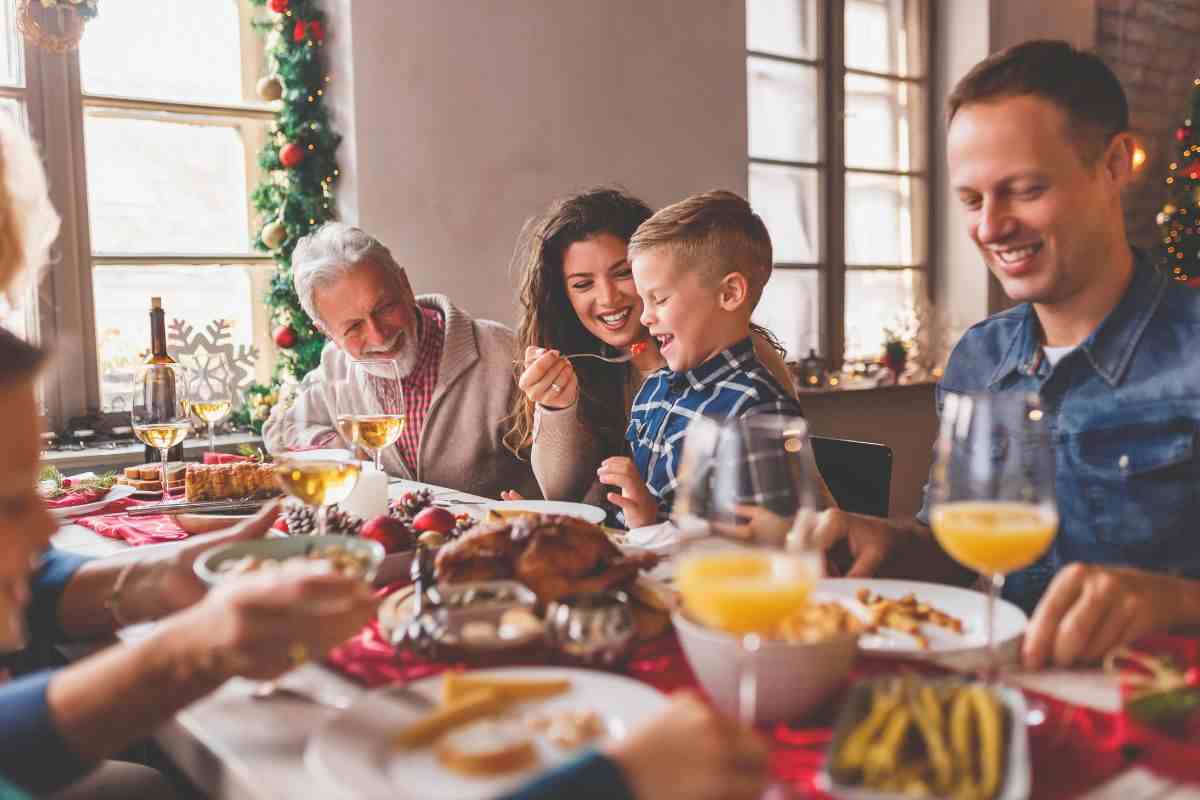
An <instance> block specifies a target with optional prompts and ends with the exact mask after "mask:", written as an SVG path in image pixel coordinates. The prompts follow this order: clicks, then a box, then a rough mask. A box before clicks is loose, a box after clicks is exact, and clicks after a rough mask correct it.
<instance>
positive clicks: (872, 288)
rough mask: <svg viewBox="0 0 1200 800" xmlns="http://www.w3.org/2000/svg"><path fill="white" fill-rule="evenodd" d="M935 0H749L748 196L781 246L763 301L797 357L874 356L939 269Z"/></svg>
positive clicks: (907, 326) (904, 326)
mask: <svg viewBox="0 0 1200 800" xmlns="http://www.w3.org/2000/svg"><path fill="white" fill-rule="evenodd" d="M928 14H929V6H928V2H927V0H746V48H747V55H746V89H747V117H748V119H747V127H748V134H749V135H748V140H749V153H748V155H749V181H748V183H749V188H750V202H751V203H752V204H753V205H754V208H755V210H756V211H758V213H759V214H760V215H761V216H762V217H763V220H764V222H766V224H767V227H768V229H769V230H770V232H771V240H772V242H773V243H774V246H775V271H774V273H773V275H772V278H771V281H770V283H769V284H768V285H767V289H766V291H765V292H764V293H763V297H762V300H760V302H759V306H758V308H757V310H756V312H755V319H756V321H758V322H760V323H762V324H764V325H766V326H767V327H769V328H770V329H771V330H772V331H774V332H775V333H776V334H777V335H778V336H779V337H780V339H781V340H782V341H783V343H784V345H785V346H786V347H787V349H788V355H789V357H790V358H793V359H799V358H803V357H804V356H805V355H806V354H807V352H808V350H809V348H815V349H817V350H818V351H821V352H824V353H828V354H830V361H831V363H832V364H833V365H835V366H836V365H838V364H840V363H842V362H843V361H860V360H876V359H877V358H879V356H880V353H881V351H882V349H883V338H884V329H885V328H889V329H892V330H899V331H903V332H912V329H913V327H914V325H915V309H916V307H917V304H918V303H917V301H918V298H919V297H920V296H922V295H923V294H925V293H926V292H927V291H928V286H929V281H928V269H929V252H928V240H929V224H930V222H929V220H930V215H929V197H930V193H929V190H928V186H929V174H928V164H929V152H930V142H929V134H928V131H929V128H930V125H929V123H930V118H929V115H930V108H929V100H928V98H929V79H928V75H929V64H928V52H929V48H928V42H929V38H930V33H931V25H930V21H929V18H928Z"/></svg>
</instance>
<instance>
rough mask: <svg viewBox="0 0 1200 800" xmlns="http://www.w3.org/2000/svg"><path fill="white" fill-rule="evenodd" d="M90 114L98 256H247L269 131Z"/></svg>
mask: <svg viewBox="0 0 1200 800" xmlns="http://www.w3.org/2000/svg"><path fill="white" fill-rule="evenodd" d="M114 5H115V4H114ZM85 111H86V113H85V116H84V133H85V137H86V145H87V154H88V158H87V179H88V205H89V209H90V213H91V222H92V228H91V229H92V249H93V250H94V251H95V252H97V253H246V252H249V251H250V210H249V191H250V189H249V186H250V179H251V178H252V177H256V173H257V171H258V167H257V165H256V163H255V159H256V155H255V154H256V153H257V151H258V149H259V147H261V145H262V143H263V141H264V137H265V136H266V123H265V122H263V121H254V122H227V121H213V120H205V119H198V118H194V117H186V116H182V115H177V114H160V115H157V116H155V117H154V118H153V119H147V118H142V119H138V118H136V117H134V116H132V115H131V113H130V112H125V111H117V110H111V109H98V108H89V109H86V110H85Z"/></svg>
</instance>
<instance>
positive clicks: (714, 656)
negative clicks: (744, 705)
mask: <svg viewBox="0 0 1200 800" xmlns="http://www.w3.org/2000/svg"><path fill="white" fill-rule="evenodd" d="M671 619H672V622H674V624H675V630H676V631H677V632H678V634H679V642H680V644H681V645H682V646H683V652H684V655H686V656H687V660H688V663H689V664H690V665H691V667H692V670H693V671H694V672H695V673H696V678H697V679H698V680H699V681H700V685H701V686H703V687H704V690H705V691H706V692H707V693H708V696H709V697H710V698H712V701H713V702H714V703H715V704H716V705H717V706H718V707H719V708H721V709H722V710H723V711H726V712H728V713H729V714H731V715H736V713H737V708H738V702H737V699H738V677H739V665H740V664H742V663H745V659H746V658H749V659H750V662H749V663H750V665H751V666H752V668H753V669H754V670H755V674H756V676H757V681H756V683H757V690H756V691H757V693H756V695H755V703H754V708H755V721H756V722H759V723H764V722H781V721H785V720H792V719H796V718H798V717H801V716H803V715H804V714H805V713H807V712H809V711H811V710H813V709H814V708H816V707H817V706H819V705H820V704H821V703H823V702H824V701H825V700H826V699H828V697H829V696H830V695H831V694H833V692H834V691H835V690H836V689H837V688H838V687H839V686H841V685H842V683H843V682H844V681H845V679H846V676H847V675H848V674H849V673H850V668H851V667H852V666H853V665H854V659H855V656H856V655H857V654H858V635H859V633H860V631H861V623H860V622H859V621H858V619H857V618H856V617H854V615H852V614H850V613H849V612H847V611H846V609H845V608H844V607H843V606H841V605H840V604H838V603H833V602H830V603H810V604H809V605H808V606H807V607H806V608H805V609H803V610H802V611H800V612H797V613H796V614H795V615H794V616H792V617H790V618H789V619H787V620H786V621H785V622H784V623H783V624H782V625H781V626H780V628H779V630H778V631H776V632H775V634H774V635H772V636H769V637H763V641H762V645H761V646H760V647H759V649H758V650H757V651H755V652H754V653H752V654H743V652H742V650H741V645H740V638H739V636H737V635H736V634H731V633H726V632H724V631H720V630H716V629H714V628H710V627H708V626H706V625H702V624H700V623H699V622H696V621H695V620H693V619H691V618H689V617H688V616H687V614H686V613H685V612H684V611H676V612H675V613H674V614H672V615H671Z"/></svg>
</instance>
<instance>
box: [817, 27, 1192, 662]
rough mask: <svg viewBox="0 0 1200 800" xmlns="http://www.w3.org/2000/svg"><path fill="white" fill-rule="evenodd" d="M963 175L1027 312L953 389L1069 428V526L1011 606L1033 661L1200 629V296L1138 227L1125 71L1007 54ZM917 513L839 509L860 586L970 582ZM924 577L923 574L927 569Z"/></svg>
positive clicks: (975, 218) (966, 366)
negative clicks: (1023, 405)
mask: <svg viewBox="0 0 1200 800" xmlns="http://www.w3.org/2000/svg"><path fill="white" fill-rule="evenodd" d="M948 106H949V107H948V112H949V120H950V121H949V129H948V134H947V138H948V142H947V155H948V163H949V176H950V180H951V183H952V184H953V188H954V191H955V193H956V195H957V196H958V198H959V202H960V204H961V207H962V210H963V212H964V214H965V218H966V222H967V234H968V235H969V236H970V237H971V240H972V241H973V242H974V243H975V244H976V246H977V247H978V248H979V251H980V253H981V255H982V256H983V260H984V263H985V264H986V265H987V267H988V269H989V270H991V272H992V274H993V275H994V276H995V277H996V279H997V280H998V281H999V282H1000V284H1001V286H1002V287H1003V288H1004V291H1005V293H1006V294H1007V295H1008V296H1009V298H1011V299H1012V300H1014V301H1016V302H1018V303H1019V305H1017V306H1016V307H1014V308H1011V309H1009V310H1007V311H1004V312H1002V313H999V314H996V315H993V316H991V317H989V318H987V319H985V320H983V321H982V322H980V323H978V324H976V325H975V326H973V327H972V328H970V329H969V330H968V331H967V332H966V334H964V336H963V337H962V339H961V340H960V341H959V343H958V344H957V346H956V347H955V349H954V352H953V353H952V354H951V356H950V360H949V363H948V364H947V367H946V372H945V375H944V377H943V378H942V380H941V382H940V384H939V385H938V389H937V403H938V411H939V413H940V412H941V410H942V405H943V401H944V399H945V397H946V395H947V393H949V392H953V393H978V392H991V393H1028V392H1034V393H1037V394H1038V395H1039V396H1040V398H1041V401H1042V404H1043V407H1044V408H1045V410H1046V413H1047V414H1049V415H1050V416H1051V419H1050V424H1049V429H1050V430H1051V431H1054V441H1055V459H1056V475H1055V486H1056V493H1057V496H1058V512H1059V531H1058V535H1057V536H1056V538H1055V540H1054V544H1053V545H1052V546H1051V548H1050V549H1049V551H1047V553H1046V554H1045V555H1044V556H1043V557H1042V558H1041V559H1040V560H1039V561H1038V562H1036V563H1035V564H1033V565H1032V566H1030V567H1028V568H1026V569H1023V570H1019V571H1017V572H1014V573H1012V574H1011V575H1009V576H1008V578H1007V581H1006V583H1005V586H1004V596H1005V597H1006V598H1007V599H1009V600H1011V601H1013V602H1014V603H1016V604H1017V605H1020V606H1021V607H1023V608H1024V609H1025V610H1026V611H1030V612H1032V619H1031V621H1030V624H1029V628H1028V630H1027V631H1026V633H1025V640H1024V645H1023V659H1024V662H1025V665H1026V666H1027V667H1029V668H1036V667H1039V666H1041V665H1043V664H1046V663H1051V662H1052V663H1054V664H1058V665H1062V666H1066V665H1069V664H1073V663H1076V662H1083V661H1094V660H1096V659H1099V658H1100V657H1102V656H1103V655H1104V654H1105V653H1107V652H1108V651H1109V650H1111V649H1112V648H1114V647H1117V646H1119V645H1121V644H1124V643H1126V642H1129V641H1132V640H1134V639H1137V638H1139V637H1141V636H1143V635H1145V634H1148V633H1150V632H1153V631H1167V630H1171V629H1175V628H1180V627H1185V626H1193V625H1197V624H1200V580H1196V579H1197V578H1200V537H1197V536H1196V535H1195V530H1194V524H1195V523H1194V520H1195V519H1196V517H1197V515H1198V514H1200V496H1198V494H1197V492H1196V486H1197V483H1198V482H1200V455H1198V454H1197V452H1196V434H1197V427H1198V425H1200V359H1198V358H1197V357H1196V355H1195V354H1194V353H1192V352H1191V349H1192V342H1193V340H1194V338H1195V332H1196V331H1197V330H1198V329H1200V294H1197V292H1196V291H1195V290H1193V289H1189V288H1187V287H1185V286H1183V285H1182V284H1179V283H1177V282H1175V281H1173V280H1171V278H1170V276H1168V275H1166V274H1163V273H1161V272H1159V271H1157V270H1156V269H1155V268H1154V266H1153V264H1152V262H1151V258H1150V256H1149V254H1147V253H1144V252H1142V251H1140V250H1137V249H1135V248H1132V247H1131V246H1130V244H1129V240H1128V238H1127V237H1126V233H1125V222H1124V217H1123V215H1122V210H1121V192H1122V190H1123V189H1124V188H1125V186H1127V185H1128V184H1129V182H1130V181H1131V180H1132V178H1133V167H1132V156H1133V150H1134V144H1135V142H1134V139H1133V136H1132V135H1131V134H1130V132H1129V109H1128V104H1127V102H1126V98H1125V93H1124V90H1123V89H1122V87H1121V84H1120V82H1119V81H1118V79H1117V77H1116V76H1115V75H1114V74H1113V73H1112V71H1111V70H1110V69H1109V68H1108V67H1107V66H1105V65H1104V63H1103V62H1102V61H1101V60H1100V59H1099V58H1097V57H1096V56H1094V55H1091V54H1089V53H1084V52H1080V51H1078V50H1076V49H1074V48H1073V47H1071V46H1070V45H1069V44H1067V43H1065V42H1054V41H1032V42H1026V43H1024V44H1021V45H1018V46H1015V47H1013V48H1010V49H1008V50H1005V51H1003V52H1000V53H996V54H995V55H992V56H990V57H989V58H987V59H985V60H984V61H982V62H980V63H979V64H977V65H976V66H975V67H974V68H973V69H972V70H971V71H970V72H969V73H968V74H967V75H966V76H965V77H964V78H963V79H962V80H961V81H960V82H959V83H958V85H957V86H956V87H955V89H954V91H953V92H952V93H951V95H950V98H949V101H948ZM928 511H929V498H928V485H927V487H926V501H925V507H924V508H923V509H922V511H921V512H920V513H919V514H918V515H917V518H916V519H914V520H906V521H905V520H882V519H875V518H871V517H864V516H859V515H855V514H847V513H844V512H841V511H837V510H834V511H829V512H826V514H825V518H824V519H823V528H824V536H825V541H826V544H827V545H832V544H833V543H835V542H838V541H839V540H847V541H848V542H849V546H850V549H851V552H852V553H853V555H854V557H855V561H854V565H853V568H852V571H851V573H850V574H851V575H856V576H857V575H868V574H872V573H874V572H876V571H881V570H882V571H884V572H886V573H888V574H897V573H907V574H915V573H920V574H921V575H922V576H923V577H937V578H941V579H950V580H956V579H957V580H960V581H961V580H964V579H966V580H969V579H970V576H967V575H964V573H963V570H962V569H961V568H959V567H957V565H954V564H953V563H952V562H950V560H949V556H948V555H946V554H945V553H944V552H942V551H941V550H940V548H938V547H937V544H936V543H935V542H934V541H933V537H932V533H931V531H930V529H929V517H928ZM914 565H916V566H917V567H918V569H914V568H913V567H914Z"/></svg>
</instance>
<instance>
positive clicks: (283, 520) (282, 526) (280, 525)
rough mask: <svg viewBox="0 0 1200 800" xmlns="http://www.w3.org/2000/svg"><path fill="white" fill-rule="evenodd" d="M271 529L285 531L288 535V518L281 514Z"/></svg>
mask: <svg viewBox="0 0 1200 800" xmlns="http://www.w3.org/2000/svg"><path fill="white" fill-rule="evenodd" d="M271 527H272V528H274V529H275V530H277V531H283V532H284V533H287V532H288V524H287V517H285V516H283V515H282V514H280V515H279V516H278V517H276V518H275V521H274V522H273V523H271Z"/></svg>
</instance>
